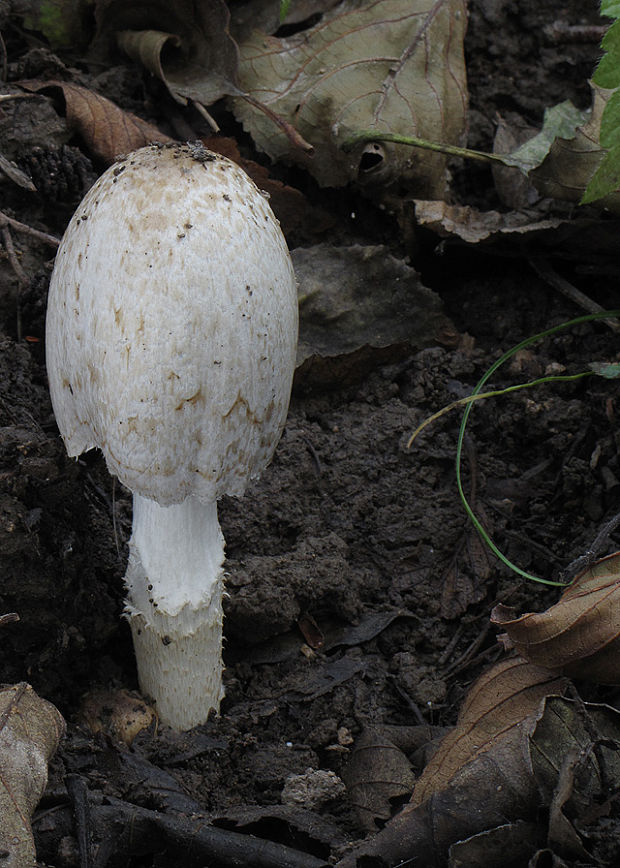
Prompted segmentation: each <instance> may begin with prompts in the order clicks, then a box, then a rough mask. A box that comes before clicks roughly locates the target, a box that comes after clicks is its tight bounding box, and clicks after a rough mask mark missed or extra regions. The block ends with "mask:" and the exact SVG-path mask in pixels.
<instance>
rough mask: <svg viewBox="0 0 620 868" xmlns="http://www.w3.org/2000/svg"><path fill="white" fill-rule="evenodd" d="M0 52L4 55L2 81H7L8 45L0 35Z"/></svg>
mask: <svg viewBox="0 0 620 868" xmlns="http://www.w3.org/2000/svg"><path fill="white" fill-rule="evenodd" d="M0 52H1V53H2V81H6V80H7V77H8V74H9V65H8V55H7V50H6V44H5V42H4V39H3V37H2V34H1V33H0Z"/></svg>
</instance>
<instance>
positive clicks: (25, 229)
mask: <svg viewBox="0 0 620 868" xmlns="http://www.w3.org/2000/svg"><path fill="white" fill-rule="evenodd" d="M2 226H10V227H11V229H14V230H15V231H16V232H21V233H22V234H23V235H31V236H32V237H33V238H36V239H37V240H38V241H42V242H43V243H44V244H49V246H50V247H58V245H59V244H60V238H56V236H55V235H48V233H47V232H41V231H40V230H39V229H34V228H33V227H32V226H27V225H26V224H25V223H20V222H19V220H15V219H14V218H13V217H9V215H8V214H5V213H4V211H0V227H2Z"/></svg>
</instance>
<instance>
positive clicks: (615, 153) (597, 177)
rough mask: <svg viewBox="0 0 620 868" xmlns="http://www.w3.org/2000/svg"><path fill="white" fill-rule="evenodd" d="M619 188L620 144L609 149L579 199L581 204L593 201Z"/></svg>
mask: <svg viewBox="0 0 620 868" xmlns="http://www.w3.org/2000/svg"><path fill="white" fill-rule="evenodd" d="M618 189H620V145H617V146H616V147H615V148H612V149H611V150H609V151H608V152H607V153H606V154H605V156H604V157H603V159H602V160H601V164H600V166H599V167H598V169H597V170H596V172H595V173H594V174H593V175H592V178H591V179H590V183H589V184H588V186H587V187H586V191H585V193H584V194H583V197H582V199H581V204H582V205H587V204H588V203H590V202H595V201H596V200H597V199H602V198H603V197H604V196H607V195H609V194H610V193H614V192H615V191H616V190H618Z"/></svg>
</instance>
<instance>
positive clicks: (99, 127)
mask: <svg viewBox="0 0 620 868" xmlns="http://www.w3.org/2000/svg"><path fill="white" fill-rule="evenodd" d="M20 84H21V86H22V87H23V88H25V89H27V90H30V91H33V92H35V93H45V94H48V95H50V96H52V95H53V96H57V95H58V94H62V96H63V98H64V103H65V112H66V116H67V126H68V127H69V129H70V130H72V131H73V132H75V133H77V134H78V135H79V136H80V137H81V138H82V139H83V141H84V143H85V144H86V147H87V148H88V150H89V151H90V152H91V154H92V155H93V156H94V157H95V158H96V159H98V160H100V161H101V162H102V163H104V164H105V165H109V164H110V163H113V162H114V160H115V159H116V157H117V156H118V155H119V154H127V153H129V152H130V151H135V150H136V149H137V148H141V147H143V146H144V145H148V144H149V143H150V142H154V141H157V142H170V141H172V140H171V139H170V137H169V136H166V135H164V133H162V132H160V131H159V130H158V129H157V127H155V126H153V124H149V123H148V122H147V121H144V120H142V118H139V117H138V116H137V115H134V114H132V113H131V112H126V111H123V110H122V109H120V108H119V107H118V106H117V105H115V104H114V103H113V102H112V101H111V100H109V99H106V97H104V96H101V95H100V94H98V93H94V92H93V91H92V90H88V88H85V87H81V86H80V85H78V84H71V83H70V82H67V81H22V82H20Z"/></svg>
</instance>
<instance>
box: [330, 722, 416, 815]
mask: <svg viewBox="0 0 620 868" xmlns="http://www.w3.org/2000/svg"><path fill="white" fill-rule="evenodd" d="M414 782H415V776H414V774H413V771H412V770H411V765H410V763H409V761H408V760H407V757H406V756H405V754H404V753H403V752H402V751H401V750H400V749H399V748H398V747H397V746H396V745H395V744H394V743H393V742H392V741H391V740H390V739H389V738H388V737H386V734H385V733H384V732H382V731H381V730H376V729H374V728H370V729H367V730H364V732H363V733H362V735H361V736H360V737H359V738H358V739H357V740H356V743H355V750H354V751H353V755H352V756H351V759H350V761H349V763H348V765H347V768H346V774H345V783H346V785H347V790H348V792H349V795H350V799H351V803H352V805H353V806H354V808H355V810H356V811H357V814H358V817H359V819H360V823H361V825H362V827H363V828H364V829H366V831H369V832H374V831H376V830H377V828H379V827H380V825H383V823H384V822H385V821H386V820H389V818H390V817H391V816H392V814H393V806H394V801H393V800H396V799H402V797H403V796H405V795H408V794H409V793H410V792H411V789H412V787H413V784H414ZM378 821H380V822H378Z"/></svg>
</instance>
